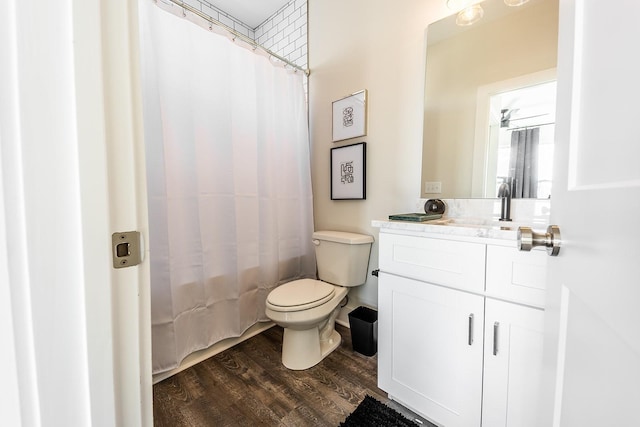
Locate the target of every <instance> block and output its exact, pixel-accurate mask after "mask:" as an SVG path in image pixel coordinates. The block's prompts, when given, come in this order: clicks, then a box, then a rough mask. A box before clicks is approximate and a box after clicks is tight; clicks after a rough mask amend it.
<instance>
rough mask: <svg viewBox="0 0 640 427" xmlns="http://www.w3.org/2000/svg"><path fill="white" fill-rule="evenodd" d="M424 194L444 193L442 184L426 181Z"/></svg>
mask: <svg viewBox="0 0 640 427" xmlns="http://www.w3.org/2000/svg"><path fill="white" fill-rule="evenodd" d="M424 192H425V193H427V194H440V193H442V183H441V182H440V181H425V183H424Z"/></svg>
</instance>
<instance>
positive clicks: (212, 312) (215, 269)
mask: <svg viewBox="0 0 640 427" xmlns="http://www.w3.org/2000/svg"><path fill="white" fill-rule="evenodd" d="M140 11H141V14H140V15H141V16H140V20H141V56H142V80H143V82H142V83H143V98H144V99H143V104H144V129H145V144H146V158H147V181H148V196H149V223H150V230H149V239H150V251H151V288H152V289H151V301H152V309H151V311H152V313H151V316H152V328H153V331H152V333H153V335H152V336H153V370H154V373H158V372H162V371H166V370H170V369H172V368H175V367H176V366H178V365H179V364H180V362H181V360H182V359H183V358H184V357H185V356H186V355H188V354H189V353H191V352H193V351H196V350H199V349H203V348H206V347H208V346H209V345H211V344H213V343H215V342H217V341H220V340H222V339H224V338H228V337H236V336H239V335H241V334H242V333H243V332H244V331H245V330H246V329H248V328H249V327H250V326H252V325H253V324H255V323H256V322H259V321H265V320H268V319H267V318H266V317H265V299H266V296H267V294H268V293H269V291H270V290H271V289H272V288H273V287H275V286H276V285H278V284H280V283H284V282H287V281H290V280H293V279H297V278H301V277H313V276H314V275H315V258H314V255H313V246H312V242H311V233H312V232H313V214H312V194H311V178H310V165H309V136H308V127H307V116H306V107H305V99H304V89H303V82H302V75H301V74H302V73H293V72H290V71H287V70H285V69H283V68H281V67H277V66H274V65H273V64H272V63H271V62H270V61H269V59H268V58H265V57H264V56H260V55H257V54H255V53H253V52H252V51H251V50H248V49H245V48H243V47H240V46H238V45H236V44H234V43H233V42H232V41H231V40H229V39H228V38H227V37H224V36H221V35H218V34H214V33H212V32H211V31H208V30H207V29H206V28H201V27H200V26H198V25H194V23H192V22H189V21H188V20H186V19H184V18H182V17H178V16H174V15H173V14H171V13H168V12H166V11H164V10H161V9H160V8H159V7H156V6H154V5H153V4H152V2H151V1H146V0H142V1H141V7H140Z"/></svg>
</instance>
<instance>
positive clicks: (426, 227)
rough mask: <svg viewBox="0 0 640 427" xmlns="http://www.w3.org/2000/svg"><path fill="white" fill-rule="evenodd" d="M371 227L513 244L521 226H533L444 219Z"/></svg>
mask: <svg viewBox="0 0 640 427" xmlns="http://www.w3.org/2000/svg"><path fill="white" fill-rule="evenodd" d="M371 225H372V226H373V227H377V228H380V229H381V230H382V229H386V230H396V231H405V232H418V233H429V234H441V235H446V236H458V237H475V238H484V239H499V240H509V241H513V242H515V241H516V239H517V230H518V227H519V226H528V227H530V226H531V225H529V224H519V223H515V222H498V221H491V220H483V219H475V218H442V219H436V220H431V221H425V222H413V221H391V220H373V221H371Z"/></svg>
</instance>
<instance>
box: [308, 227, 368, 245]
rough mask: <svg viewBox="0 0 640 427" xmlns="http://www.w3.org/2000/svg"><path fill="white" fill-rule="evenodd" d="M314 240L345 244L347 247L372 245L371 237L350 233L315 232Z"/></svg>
mask: <svg viewBox="0 0 640 427" xmlns="http://www.w3.org/2000/svg"><path fill="white" fill-rule="evenodd" d="M313 238H314V239H315V240H324V241H328V242H337V243H347V244H349V245H363V244H365V243H373V236H369V235H368V234H359V233H350V232H348V231H330V230H325V231H316V232H314V233H313Z"/></svg>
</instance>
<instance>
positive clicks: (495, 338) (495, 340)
mask: <svg viewBox="0 0 640 427" xmlns="http://www.w3.org/2000/svg"><path fill="white" fill-rule="evenodd" d="M499 329H500V322H495V323H494V324H493V355H494V356H497V355H498V330H499Z"/></svg>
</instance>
